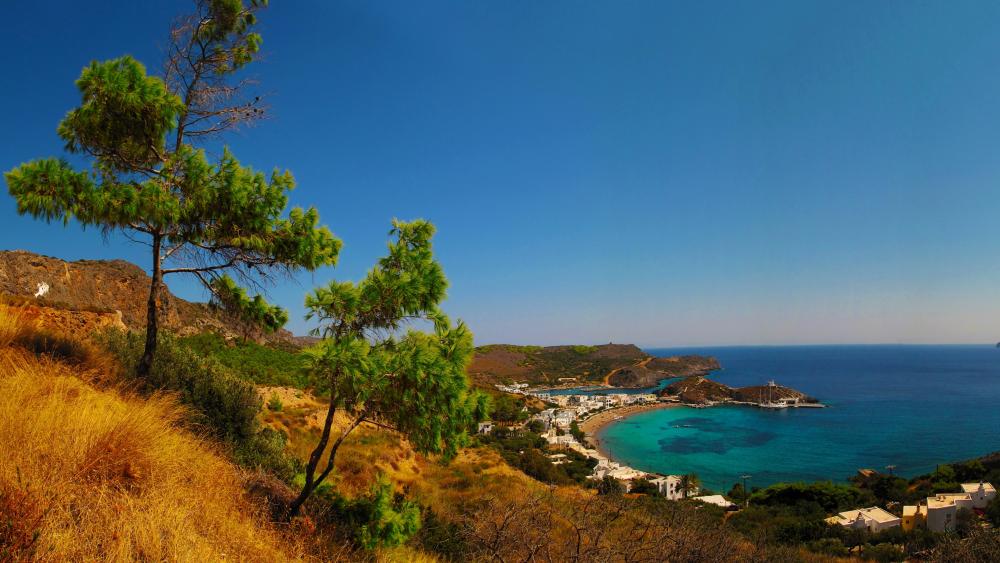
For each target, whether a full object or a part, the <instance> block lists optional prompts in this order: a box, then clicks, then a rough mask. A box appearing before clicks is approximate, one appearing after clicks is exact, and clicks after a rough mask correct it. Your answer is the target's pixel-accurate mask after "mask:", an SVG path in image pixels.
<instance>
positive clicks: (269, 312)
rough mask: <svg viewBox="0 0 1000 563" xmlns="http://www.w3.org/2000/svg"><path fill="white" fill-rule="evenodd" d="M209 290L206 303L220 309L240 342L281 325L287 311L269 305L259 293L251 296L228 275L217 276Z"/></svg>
mask: <svg viewBox="0 0 1000 563" xmlns="http://www.w3.org/2000/svg"><path fill="white" fill-rule="evenodd" d="M209 289H210V290H211V292H212V301H211V303H210V305H211V306H212V307H213V308H214V309H215V310H216V311H218V312H220V313H221V314H222V315H223V316H224V317H225V318H226V319H227V320H228V321H229V323H230V325H231V326H233V327H235V328H236V329H238V330H239V331H240V333H241V334H242V335H243V341H244V342H246V341H247V340H249V339H255V340H256V339H257V338H259V337H260V336H262V335H263V334H264V333H272V332H274V331H276V330H278V329H279V328H281V327H283V326H285V323H287V322H288V312H287V311H285V310H284V309H282V308H281V307H279V306H277V305H271V304H269V303H268V302H267V301H265V300H264V298H263V297H262V296H261V295H259V294H258V295H255V296H253V297H252V298H251V297H250V296H248V295H247V290H246V289H244V288H242V287H240V286H239V285H238V284H237V283H236V282H235V281H234V280H233V279H232V278H231V277H229V276H225V275H223V276H220V277H218V278H216V279H214V280H212V282H211V283H210V284H209Z"/></svg>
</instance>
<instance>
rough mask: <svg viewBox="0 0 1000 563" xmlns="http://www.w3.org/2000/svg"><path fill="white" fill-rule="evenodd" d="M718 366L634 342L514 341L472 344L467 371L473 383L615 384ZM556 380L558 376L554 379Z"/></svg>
mask: <svg viewBox="0 0 1000 563" xmlns="http://www.w3.org/2000/svg"><path fill="white" fill-rule="evenodd" d="M718 368H719V362H718V361H717V360H715V358H706V357H703V356H676V357H672V358H655V357H653V356H650V355H649V354H647V353H646V352H643V351H642V350H641V349H640V348H639V347H638V346H635V345H634V344H602V345H599V346H545V347H542V346H516V345H512V344H493V345H489V346H480V347H479V348H476V354H475V357H474V358H473V360H472V364H471V365H470V366H469V374H470V375H471V376H472V378H473V380H474V381H475V382H476V383H479V384H481V385H493V384H496V383H511V382H515V381H516V382H522V383H531V384H551V385H555V384H558V383H567V381H566V380H568V379H570V378H575V380H576V382H578V383H607V384H610V385H614V386H616V387H651V386H653V385H655V384H656V382H657V381H659V380H661V379H663V378H666V377H683V376H689V375H695V374H704V373H708V372H709V371H712V370H714V369H718ZM560 379H562V380H563V381H560Z"/></svg>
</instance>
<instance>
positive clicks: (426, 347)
mask: <svg viewBox="0 0 1000 563" xmlns="http://www.w3.org/2000/svg"><path fill="white" fill-rule="evenodd" d="M392 234H393V235H395V237H396V240H395V241H393V242H391V243H390V244H389V253H388V255H387V256H385V257H384V258H382V259H381V260H379V261H378V263H377V264H376V266H375V267H374V268H372V270H371V271H369V272H368V275H367V276H366V277H365V278H364V279H363V280H361V282H359V283H357V284H355V283H352V282H338V281H334V282H331V283H330V284H329V285H327V286H326V287H320V288H317V289H316V290H315V291H314V292H313V293H312V295H310V296H308V297H307V298H306V308H307V309H308V310H309V316H310V317H312V318H314V319H316V320H318V321H319V323H320V326H321V328H320V329H319V330H318V331H317V334H319V335H321V336H322V337H323V340H322V342H320V343H319V344H317V345H316V346H314V347H313V348H311V349H309V350H307V351H306V357H307V360H306V363H307V367H308V369H309V371H310V373H311V374H312V376H313V378H314V385H315V387H316V388H317V389H318V390H320V391H328V392H329V393H330V400H329V403H328V405H327V412H326V418H325V420H324V423H323V431H322V433H321V434H320V439H319V442H318V443H317V444H316V447H315V448H314V449H313V451H312V454H311V455H310V456H309V461H308V463H307V464H306V472H305V483H304V485H303V487H302V490H301V491H300V493H299V495H298V497H297V498H296V499H295V500H294V501H293V502H292V504H291V507H290V510H289V515H290V516H295V515H297V514H298V513H299V510H300V509H301V507H302V504H303V503H304V502H305V501H306V500H307V499H308V498H309V496H310V495H312V493H313V492H314V491H315V490H316V488H317V487H319V485H320V484H321V483H322V482H323V481H324V480H325V479H326V478H327V476H329V475H330V473H331V472H332V471H333V469H334V463H335V461H336V457H337V450H338V449H339V448H340V446H341V444H343V442H344V440H345V439H346V438H347V436H348V435H349V434H350V433H351V432H353V431H354V430H355V429H356V428H357V427H358V426H359V425H361V424H362V423H365V422H368V423H371V424H374V425H377V426H381V427H384V428H388V429H391V430H395V431H398V432H400V433H402V434H403V435H404V436H406V438H407V439H409V441H410V443H411V444H412V445H413V447H414V448H416V449H417V450H419V451H422V452H434V453H442V454H444V455H445V456H446V457H448V456H452V455H454V454H455V453H456V452H457V449H458V447H459V446H461V445H462V444H463V443H464V442H465V440H466V439H467V434H466V432H467V430H468V429H469V427H470V426H471V425H472V424H473V423H474V422H475V421H478V420H482V419H483V418H484V417H485V416H486V412H487V409H488V402H487V399H486V396H485V395H483V394H481V393H478V392H475V391H472V390H471V389H470V388H469V379H468V375H467V374H466V367H467V366H468V364H469V361H470V360H471V359H472V351H473V344H472V333H471V332H470V331H469V329H468V328H467V327H466V326H465V324H463V323H461V322H459V323H458V324H456V325H452V323H451V321H450V320H449V319H448V317H446V316H445V315H444V314H443V313H441V311H440V310H439V309H438V305H439V304H440V303H441V301H442V300H443V299H444V297H445V289H446V288H447V287H448V281H447V280H446V279H445V277H444V272H443V271H442V269H441V266H440V264H438V262H437V261H436V260H434V256H433V253H432V249H431V237H432V236H433V234H434V226H433V225H431V224H430V223H428V222H426V221H413V222H410V223H404V222H400V221H395V222H394V223H393V230H392ZM418 320H422V321H425V322H429V323H430V325H431V326H432V327H433V331H432V332H422V331H418V330H414V329H412V328H411V329H410V330H407V331H406V332H403V328H404V327H405V326H406V325H407V324H408V323H410V322H412V321H418ZM338 411H339V412H341V413H343V415H345V416H346V418H347V419H349V420H350V422H349V423H348V424H347V426H346V427H344V428H342V429H339V433H338V435H337V436H336V437H335V438H334V439H333V443H332V444H331V443H330V440H331V438H332V433H333V432H332V431H333V421H334V417H335V415H336V413H337V412H338ZM324 457H325V458H326V463H325V464H324V465H322V466H321V464H320V462H321V461H322V460H323V458H324Z"/></svg>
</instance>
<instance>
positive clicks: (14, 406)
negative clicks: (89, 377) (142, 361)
mask: <svg viewBox="0 0 1000 563" xmlns="http://www.w3.org/2000/svg"><path fill="white" fill-rule="evenodd" d="M5 314H6V312H5V311H4V310H0V316H3V315H5ZM4 322H5V321H4V319H0V324H2V323H4ZM9 332H10V331H9V330H7V328H6V327H0V515H2V516H3V517H4V520H3V523H0V560H22V559H24V560H53V561H94V560H115V561H135V560H144V561H163V560H168V561H219V560H223V559H231V560H245V561H285V560H295V559H299V558H300V552H299V548H298V547H297V542H296V541H295V539H294V538H287V537H283V535H282V534H280V533H279V532H278V530H277V529H275V528H274V527H273V526H271V525H270V524H268V523H267V520H266V517H265V514H264V510H263V509H262V507H261V506H259V505H258V503H256V502H253V501H252V500H251V499H250V497H248V496H247V494H246V493H245V492H244V490H243V478H242V477H241V473H240V471H239V470H237V469H236V468H235V467H234V466H233V465H231V464H230V463H229V462H228V461H227V460H226V459H224V458H223V457H221V456H220V455H219V454H218V453H217V451H216V447H215V446H213V445H212V444H211V443H209V442H207V441H205V440H203V439H202V438H199V437H198V436H196V435H194V434H193V433H192V432H190V431H188V430H186V429H185V428H184V427H183V425H182V423H181V420H182V418H183V417H182V414H183V411H182V409H180V408H179V407H178V405H177V404H176V402H174V401H173V400H172V399H170V398H168V397H162V396H161V397H152V398H148V399H141V398H138V397H132V396H128V395H124V394H121V393H119V392H117V391H114V390H111V389H103V390H102V389H99V388H97V387H95V386H93V385H91V384H88V383H87V382H85V381H84V380H82V379H80V377H79V375H80V374H81V373H82V371H81V370H84V371H85V368H84V367H72V368H71V367H69V366H68V365H64V364H61V363H58V362H55V361H53V360H50V359H45V358H43V357H37V356H35V355H33V354H30V353H28V352H26V351H23V350H20V349H18V348H13V347H10V346H9V341H7V342H3V340H9V339H5V338H4V337H3V334H5V333H9Z"/></svg>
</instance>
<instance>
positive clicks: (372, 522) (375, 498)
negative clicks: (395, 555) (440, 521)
mask: <svg viewBox="0 0 1000 563" xmlns="http://www.w3.org/2000/svg"><path fill="white" fill-rule="evenodd" d="M331 508H332V512H333V514H335V515H336V517H337V518H338V519H339V520H340V521H341V524H343V525H344V527H345V528H346V529H347V530H350V531H351V533H352V535H353V540H354V541H355V542H357V544H358V545H360V546H361V547H364V548H365V549H375V548H378V547H395V546H398V545H402V544H403V543H404V542H406V541H407V540H408V539H410V538H411V537H412V536H413V535H414V534H416V533H417V532H418V531H420V523H421V520H420V508H419V507H418V506H417V505H416V504H415V503H413V502H410V501H408V500H406V499H404V498H403V497H402V495H398V494H396V493H394V492H393V490H392V483H390V482H389V479H388V478H387V477H386V476H385V475H384V474H379V476H378V480H377V481H376V482H375V484H374V485H372V488H371V490H370V491H369V493H368V496H366V497H361V498H357V499H352V500H347V499H344V498H343V497H340V496H337V497H336V498H335V499H334V501H333V506H332V507H331Z"/></svg>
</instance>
